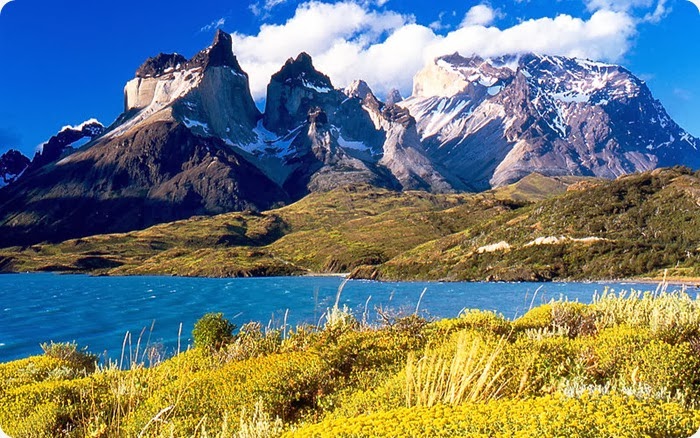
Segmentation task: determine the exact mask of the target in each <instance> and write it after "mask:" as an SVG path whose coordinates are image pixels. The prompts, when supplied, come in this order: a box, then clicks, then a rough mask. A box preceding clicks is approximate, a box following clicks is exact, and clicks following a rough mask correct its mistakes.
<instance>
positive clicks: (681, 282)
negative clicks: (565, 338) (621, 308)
mask: <svg viewBox="0 0 700 438" xmlns="http://www.w3.org/2000/svg"><path fill="white" fill-rule="evenodd" d="M3 274H4V275H13V274H14V275H27V274H52V275H85V276H90V277H182V278H203V279H205V278H210V279H216V278H222V279H223V278H227V279H233V278H270V277H279V278H291V277H309V278H344V279H348V280H360V281H376V282H379V283H542V284H546V283H607V282H610V283H638V284H650V285H651V284H654V285H659V284H663V283H666V284H668V285H673V286H692V287H700V277H666V278H663V277H640V278H617V279H615V278H588V279H567V278H560V279H554V280H549V281H527V280H522V281H506V282H503V281H489V280H459V281H453V280H448V279H440V280H434V279H410V280H402V279H368V278H352V277H351V273H350V272H340V273H330V272H306V273H297V274H292V275H262V276H231V277H215V276H188V275H176V274H175V275H173V274H165V273H164V274H117V275H113V274H109V273H104V272H90V271H81V272H71V271H19V272H7V271H5V272H0V275H3ZM0 437H1V435H0Z"/></svg>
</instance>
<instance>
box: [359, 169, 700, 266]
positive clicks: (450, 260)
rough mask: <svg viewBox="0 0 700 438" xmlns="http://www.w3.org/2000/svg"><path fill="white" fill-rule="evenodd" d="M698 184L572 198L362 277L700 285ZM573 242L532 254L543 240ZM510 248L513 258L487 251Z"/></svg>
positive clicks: (692, 178) (662, 184) (612, 189)
mask: <svg viewBox="0 0 700 438" xmlns="http://www.w3.org/2000/svg"><path fill="white" fill-rule="evenodd" d="M699 205H700V179H698V177H697V176H696V175H692V174H689V173H687V172H681V171H678V170H663V171H655V172H650V173H644V174H639V175H631V176H627V177H623V178H620V179H618V180H616V181H612V182H606V183H602V184H600V185H597V186H587V187H586V188H585V189H583V190H580V191H579V190H571V191H569V192H567V193H566V194H565V195H563V196H561V197H556V198H553V199H549V200H545V201H542V202H539V203H536V204H533V205H530V206H527V207H524V208H522V209H518V210H516V211H513V212H509V213H506V214H503V215H501V216H499V217H496V218H493V219H492V220H490V221H485V222H482V223H479V224H478V225H477V226H475V227H472V228H470V229H467V230H463V231H461V232H459V233H456V234H453V235H450V236H447V237H445V238H442V239H438V240H435V241H431V242H428V243H426V244H424V245H421V246H418V247H417V248H414V249H413V250H410V251H408V252H406V253H404V254H402V255H400V256H398V257H396V258H394V259H392V260H390V261H389V262H387V263H385V264H383V265H382V266H380V267H379V268H376V267H364V268H362V269H360V270H359V271H358V272H357V273H356V274H357V275H358V276H374V277H378V278H382V279H392V278H400V279H415V278H422V279H449V280H483V279H490V280H523V279H524V280H529V279H531V280H548V279H557V278H569V279H600V278H626V277H635V276H652V277H657V276H658V275H660V272H661V271H662V270H663V269H670V272H671V274H672V275H674V276H678V277H697V276H700V264H699V263H698V262H699V261H700V260H699V258H698V257H699V256H700V248H699V247H698V242H700V214H698V213H700V209H699V208H698V206H699ZM550 236H556V237H559V238H560V237H561V236H564V237H565V238H573V239H586V238H594V239H599V240H591V239H588V240H583V241H572V240H566V241H564V242H562V243H559V244H550V245H531V244H530V243H532V242H533V241H534V240H535V239H537V238H543V237H550ZM499 242H506V243H507V244H508V245H509V247H510V248H509V249H503V250H497V251H493V252H481V253H480V252H479V249H480V248H483V247H486V246H489V245H493V244H496V243H499Z"/></svg>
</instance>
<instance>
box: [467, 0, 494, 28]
mask: <svg viewBox="0 0 700 438" xmlns="http://www.w3.org/2000/svg"><path fill="white" fill-rule="evenodd" d="M496 15H497V12H496V11H495V10H494V9H492V8H491V7H490V6H487V5H483V4H482V5H476V6H474V7H472V8H471V9H469V11H467V14H466V15H465V16H464V20H462V25H461V27H465V26H488V25H489V24H492V23H493V21H494V20H495V19H496Z"/></svg>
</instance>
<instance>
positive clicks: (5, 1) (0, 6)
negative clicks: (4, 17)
mask: <svg viewBox="0 0 700 438" xmlns="http://www.w3.org/2000/svg"><path fill="white" fill-rule="evenodd" d="M11 1H12V0H0V14H2V9H3V8H4V7H5V6H6V5H7V4H8V3H10V2H11Z"/></svg>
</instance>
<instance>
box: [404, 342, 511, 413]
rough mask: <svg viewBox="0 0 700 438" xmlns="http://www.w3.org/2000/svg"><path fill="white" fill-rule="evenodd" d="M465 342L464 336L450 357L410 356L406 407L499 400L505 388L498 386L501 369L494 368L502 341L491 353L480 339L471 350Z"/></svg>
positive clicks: (435, 353) (433, 353)
mask: <svg viewBox="0 0 700 438" xmlns="http://www.w3.org/2000/svg"><path fill="white" fill-rule="evenodd" d="M468 342H469V341H468V338H467V336H466V334H462V335H460V336H459V338H458V340H457V346H456V349H455V351H454V353H453V354H452V355H451V356H450V355H446V354H444V353H443V352H441V351H428V352H426V353H425V355H424V356H423V357H422V358H420V359H419V360H415V357H414V356H413V355H409V358H408V363H407V366H406V406H408V407H412V406H425V407H431V406H435V405H436V404H438V403H443V404H450V405H457V404H460V403H463V402H467V401H487V400H492V399H495V398H497V397H498V396H499V394H500V392H501V391H502V389H503V387H504V386H505V382H499V380H500V378H501V376H502V375H503V372H504V368H503V367H501V368H499V369H496V367H495V364H496V360H497V359H498V357H499V355H500V354H501V353H502V351H503V348H504V342H505V341H504V340H503V339H501V340H500V341H499V343H498V344H497V345H496V347H495V348H492V349H490V348H488V346H487V344H486V343H485V342H483V341H482V340H481V339H479V338H475V339H474V340H473V341H472V342H471V346H470V345H468ZM485 347H486V348H485Z"/></svg>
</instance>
